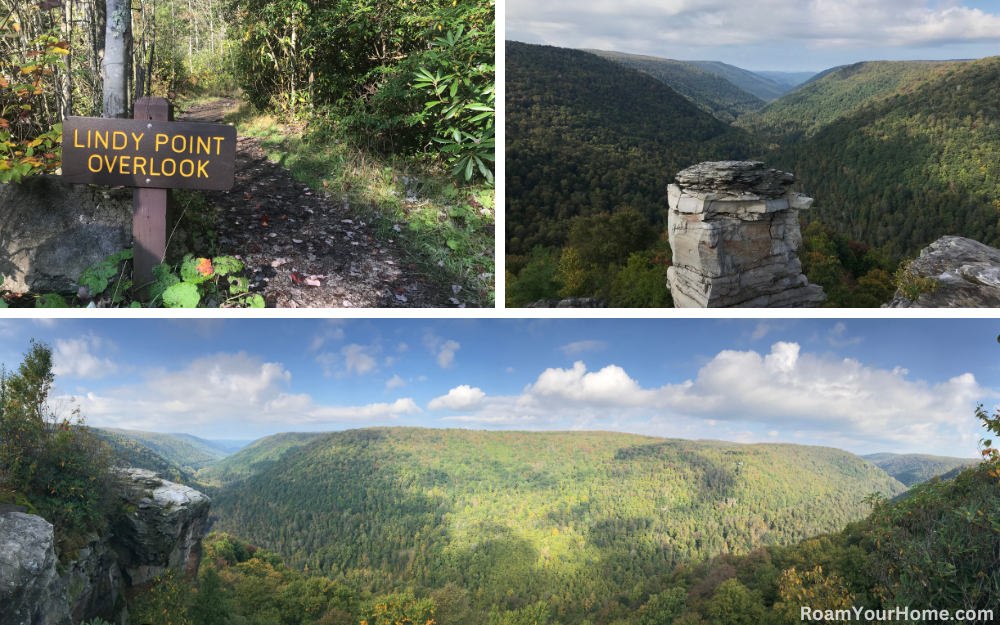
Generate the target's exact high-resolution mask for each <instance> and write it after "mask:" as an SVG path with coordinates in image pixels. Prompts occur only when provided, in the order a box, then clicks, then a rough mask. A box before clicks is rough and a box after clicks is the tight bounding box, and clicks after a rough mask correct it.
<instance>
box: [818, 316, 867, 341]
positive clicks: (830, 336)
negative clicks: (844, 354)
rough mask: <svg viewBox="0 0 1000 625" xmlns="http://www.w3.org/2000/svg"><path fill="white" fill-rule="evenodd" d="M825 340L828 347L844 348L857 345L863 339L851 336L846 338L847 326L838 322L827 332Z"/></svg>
mask: <svg viewBox="0 0 1000 625" xmlns="http://www.w3.org/2000/svg"><path fill="white" fill-rule="evenodd" d="M826 340H827V342H828V343H829V344H830V345H833V346H834V347H846V346H847V345H857V344H858V343H860V342H861V341H863V340H864V338H863V337H860V336H853V337H850V338H848V337H847V324H846V323H844V322H843V321H838V322H837V323H836V325H834V326H833V327H832V328H831V329H830V331H829V332H827V335H826Z"/></svg>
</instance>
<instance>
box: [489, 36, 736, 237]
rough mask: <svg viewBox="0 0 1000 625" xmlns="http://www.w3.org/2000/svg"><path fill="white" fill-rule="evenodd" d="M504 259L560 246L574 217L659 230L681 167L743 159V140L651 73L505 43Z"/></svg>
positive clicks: (549, 49)
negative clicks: (628, 215) (612, 214)
mask: <svg viewBox="0 0 1000 625" xmlns="http://www.w3.org/2000/svg"><path fill="white" fill-rule="evenodd" d="M506 55H507V57H506V61H507V63H506V73H507V77H506V81H507V95H506V111H507V112H506V134H507V139H506V141H507V145H506V162H507V173H506V176H507V182H506V190H507V200H506V201H507V223H508V224H509V226H508V228H507V250H506V251H507V253H508V254H526V253H528V252H530V251H531V250H532V248H534V247H535V246H546V247H547V246H562V245H563V244H565V242H566V240H567V236H568V233H569V228H570V223H569V220H570V218H571V217H573V216H575V215H593V214H597V213H601V212H609V211H613V210H615V209H617V208H619V207H621V206H626V205H627V206H630V207H632V208H634V209H636V210H637V211H639V212H640V213H642V214H643V215H645V216H646V217H647V218H648V219H649V220H650V221H652V222H653V223H662V221H663V219H662V214H663V211H664V209H665V208H666V197H667V195H666V194H667V191H666V189H667V185H668V184H671V183H672V182H673V175H674V173H676V172H677V171H680V170H681V169H683V168H684V167H687V166H689V165H692V164H695V163H698V162H701V161H704V160H718V159H721V158H736V159H739V158H744V157H747V156H749V155H750V154H751V153H752V152H753V150H752V148H751V140H750V138H749V136H748V135H747V134H746V133H744V132H743V131H741V130H738V129H733V128H731V127H729V126H728V125H726V124H724V123H723V122H721V121H719V120H717V119H715V118H714V117H712V116H711V115H709V114H707V113H705V112H704V111H702V110H700V109H699V108H698V107H696V106H695V105H694V104H692V103H691V102H690V101H689V100H687V99H686V98H684V97H683V96H681V95H680V94H678V93H677V92H676V91H674V90H673V89H672V88H670V87H668V86H667V85H665V84H663V83H662V82H660V81H658V80H656V79H654V78H652V77H651V76H649V75H647V74H644V73H642V72H639V71H637V70H633V69H630V68H623V67H622V66H621V65H619V64H617V63H614V62H612V61H609V60H606V59H602V58H599V57H597V56H595V55H593V54H589V53H587V52H583V51H580V50H569V49H565V48H553V47H549V46H536V45H530V44H524V43H518V42H514V41H510V42H507V46H506Z"/></svg>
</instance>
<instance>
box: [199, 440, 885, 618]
mask: <svg viewBox="0 0 1000 625" xmlns="http://www.w3.org/2000/svg"><path fill="white" fill-rule="evenodd" d="M265 440H266V439H265ZM251 449H252V448H251ZM247 451H249V450H247ZM903 490H904V487H903V485H902V484H900V483H899V482H897V481H895V480H893V479H892V478H890V477H889V476H887V475H886V474H885V473H884V472H883V471H881V470H880V469H878V468H876V467H874V466H873V465H871V464H869V463H866V462H865V461H863V460H861V459H860V458H858V457H856V456H853V455H852V454H849V453H846V452H843V451H840V450H836V449H830V448H823V447H805V446H797V445H739V444H733V443H723V442H718V441H682V440H667V439H658V438H652V437H644V436H637V435H629V434H616V433H608V432H558V433H522V432H472V431H464V430H425V429H413V428H376V429H366V430H352V431H346V432H338V433H332V434H328V435H325V436H322V437H318V438H316V439H315V440H313V441H312V442H311V443H309V444H308V445H306V446H304V447H301V448H299V449H296V450H294V451H291V452H288V453H286V454H285V455H283V456H282V457H281V458H280V459H279V460H278V461H277V462H275V463H274V464H273V465H271V466H270V467H268V469H267V470H266V471H263V472H260V473H258V474H256V475H253V476H251V477H249V478H247V479H246V480H244V481H242V482H238V483H234V484H232V485H230V486H229V487H227V488H224V489H223V490H221V491H220V492H219V493H218V494H217V495H216V496H215V498H214V503H213V514H214V515H217V517H218V520H217V522H216V525H215V526H214V528H215V529H217V530H219V531H226V532H230V533H234V534H237V535H239V536H242V537H245V538H247V539H249V540H251V541H252V542H254V543H255V544H256V545H258V546H262V547H266V548H268V549H271V550H273V551H275V552H277V553H279V554H281V555H282V556H283V557H284V558H285V560H286V562H288V563H289V564H290V565H291V566H293V567H294V568H305V567H306V566H308V567H309V570H310V571H313V572H314V573H322V574H323V575H326V576H332V577H338V576H341V575H342V576H343V579H345V580H347V582H348V583H350V584H351V585H355V586H357V587H361V588H365V589H369V590H372V591H378V592H380V591H385V590H387V589H391V588H393V587H394V586H395V585H396V584H398V583H399V582H400V581H404V582H406V583H408V584H414V585H416V586H419V587H430V588H438V587H442V586H444V585H445V584H447V583H448V582H453V583H455V584H458V585H459V586H461V587H463V588H467V589H469V591H470V593H473V594H474V597H475V598H474V599H473V602H474V604H475V605H476V606H478V607H480V608H483V609H486V608H488V607H489V606H501V607H502V608H517V607H520V606H524V605H530V604H534V603H535V602H537V601H540V600H542V601H552V602H553V604H554V607H556V608H558V614H559V615H560V616H566V617H567V618H566V620H567V622H569V621H579V620H580V619H581V618H583V617H584V615H585V614H587V613H588V611H590V610H592V608H593V606H594V605H600V604H601V603H602V602H604V601H606V600H607V599H609V598H611V597H613V596H614V595H615V594H616V593H618V592H620V591H623V590H627V589H630V588H632V587H634V586H635V585H636V584H640V585H641V584H642V583H644V580H645V579H647V578H648V577H649V576H650V575H663V574H667V573H669V572H670V571H671V570H673V567H674V566H675V565H676V564H678V563H679V562H684V561H693V560H699V559H704V558H710V557H713V556H715V555H717V554H719V553H725V552H733V553H746V552H748V551H749V550H751V549H753V548H755V547H759V546H762V545H778V544H788V543H791V542H793V541H797V540H801V539H804V538H806V537H809V536H812V535H815V534H818V533H822V532H830V531H836V530H838V529H839V528H841V527H842V526H843V525H844V524H845V523H848V522H850V521H852V520H857V519H859V518H861V517H863V516H864V514H865V512H866V506H865V504H864V503H863V499H864V497H865V496H866V495H867V494H868V493H871V492H873V491H881V492H883V493H891V494H897V493H900V492H902V491H903ZM553 597H555V598H554V599H553Z"/></svg>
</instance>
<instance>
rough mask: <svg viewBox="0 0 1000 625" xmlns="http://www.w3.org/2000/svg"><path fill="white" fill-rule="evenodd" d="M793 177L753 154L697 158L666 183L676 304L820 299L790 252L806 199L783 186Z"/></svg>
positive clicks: (798, 239)
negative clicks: (752, 158)
mask: <svg viewBox="0 0 1000 625" xmlns="http://www.w3.org/2000/svg"><path fill="white" fill-rule="evenodd" d="M793 182H795V176H794V175H792V174H790V173H787V172H783V171H777V170H774V169H767V168H765V167H764V164H763V163H761V162H757V161H718V162H706V163H700V164H698V165H695V166H693V167H689V168H687V169H685V170H684V171H682V172H680V173H679V174H677V184H672V185H670V186H669V187H668V190H667V193H668V201H669V204H670V212H669V214H668V217H667V231H668V235H669V238H670V248H671V249H672V250H673V266H672V267H670V268H669V269H668V270H667V287H668V288H669V289H670V291H671V294H672V295H673V299H674V306H675V307H677V308H727V307H740V308H750V307H757V308H765V307H775V308H788V307H816V306H819V305H821V304H822V303H823V301H824V300H825V299H826V294H825V293H823V287H821V286H818V285H815V284H809V280H808V279H807V278H806V277H805V276H804V275H803V274H802V264H801V262H800V261H799V259H798V258H797V257H796V251H797V250H798V248H799V246H800V245H802V233H801V231H800V229H799V216H798V215H799V211H800V210H805V209H807V208H809V206H811V205H812V202H813V200H812V198H808V197H806V196H804V195H802V194H801V193H796V192H794V191H791V190H789V189H788V186H789V185H791V184H792V183H793Z"/></svg>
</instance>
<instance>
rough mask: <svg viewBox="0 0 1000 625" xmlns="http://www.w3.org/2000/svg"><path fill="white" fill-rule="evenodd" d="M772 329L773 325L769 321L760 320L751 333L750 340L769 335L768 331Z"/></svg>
mask: <svg viewBox="0 0 1000 625" xmlns="http://www.w3.org/2000/svg"><path fill="white" fill-rule="evenodd" d="M770 331H771V325H770V324H769V323H767V322H766V321H758V322H757V327H756V328H754V331H753V334H751V335H750V340H751V341H757V340H760V339H762V338H764V337H765V336H767V333H768V332H770Z"/></svg>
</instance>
